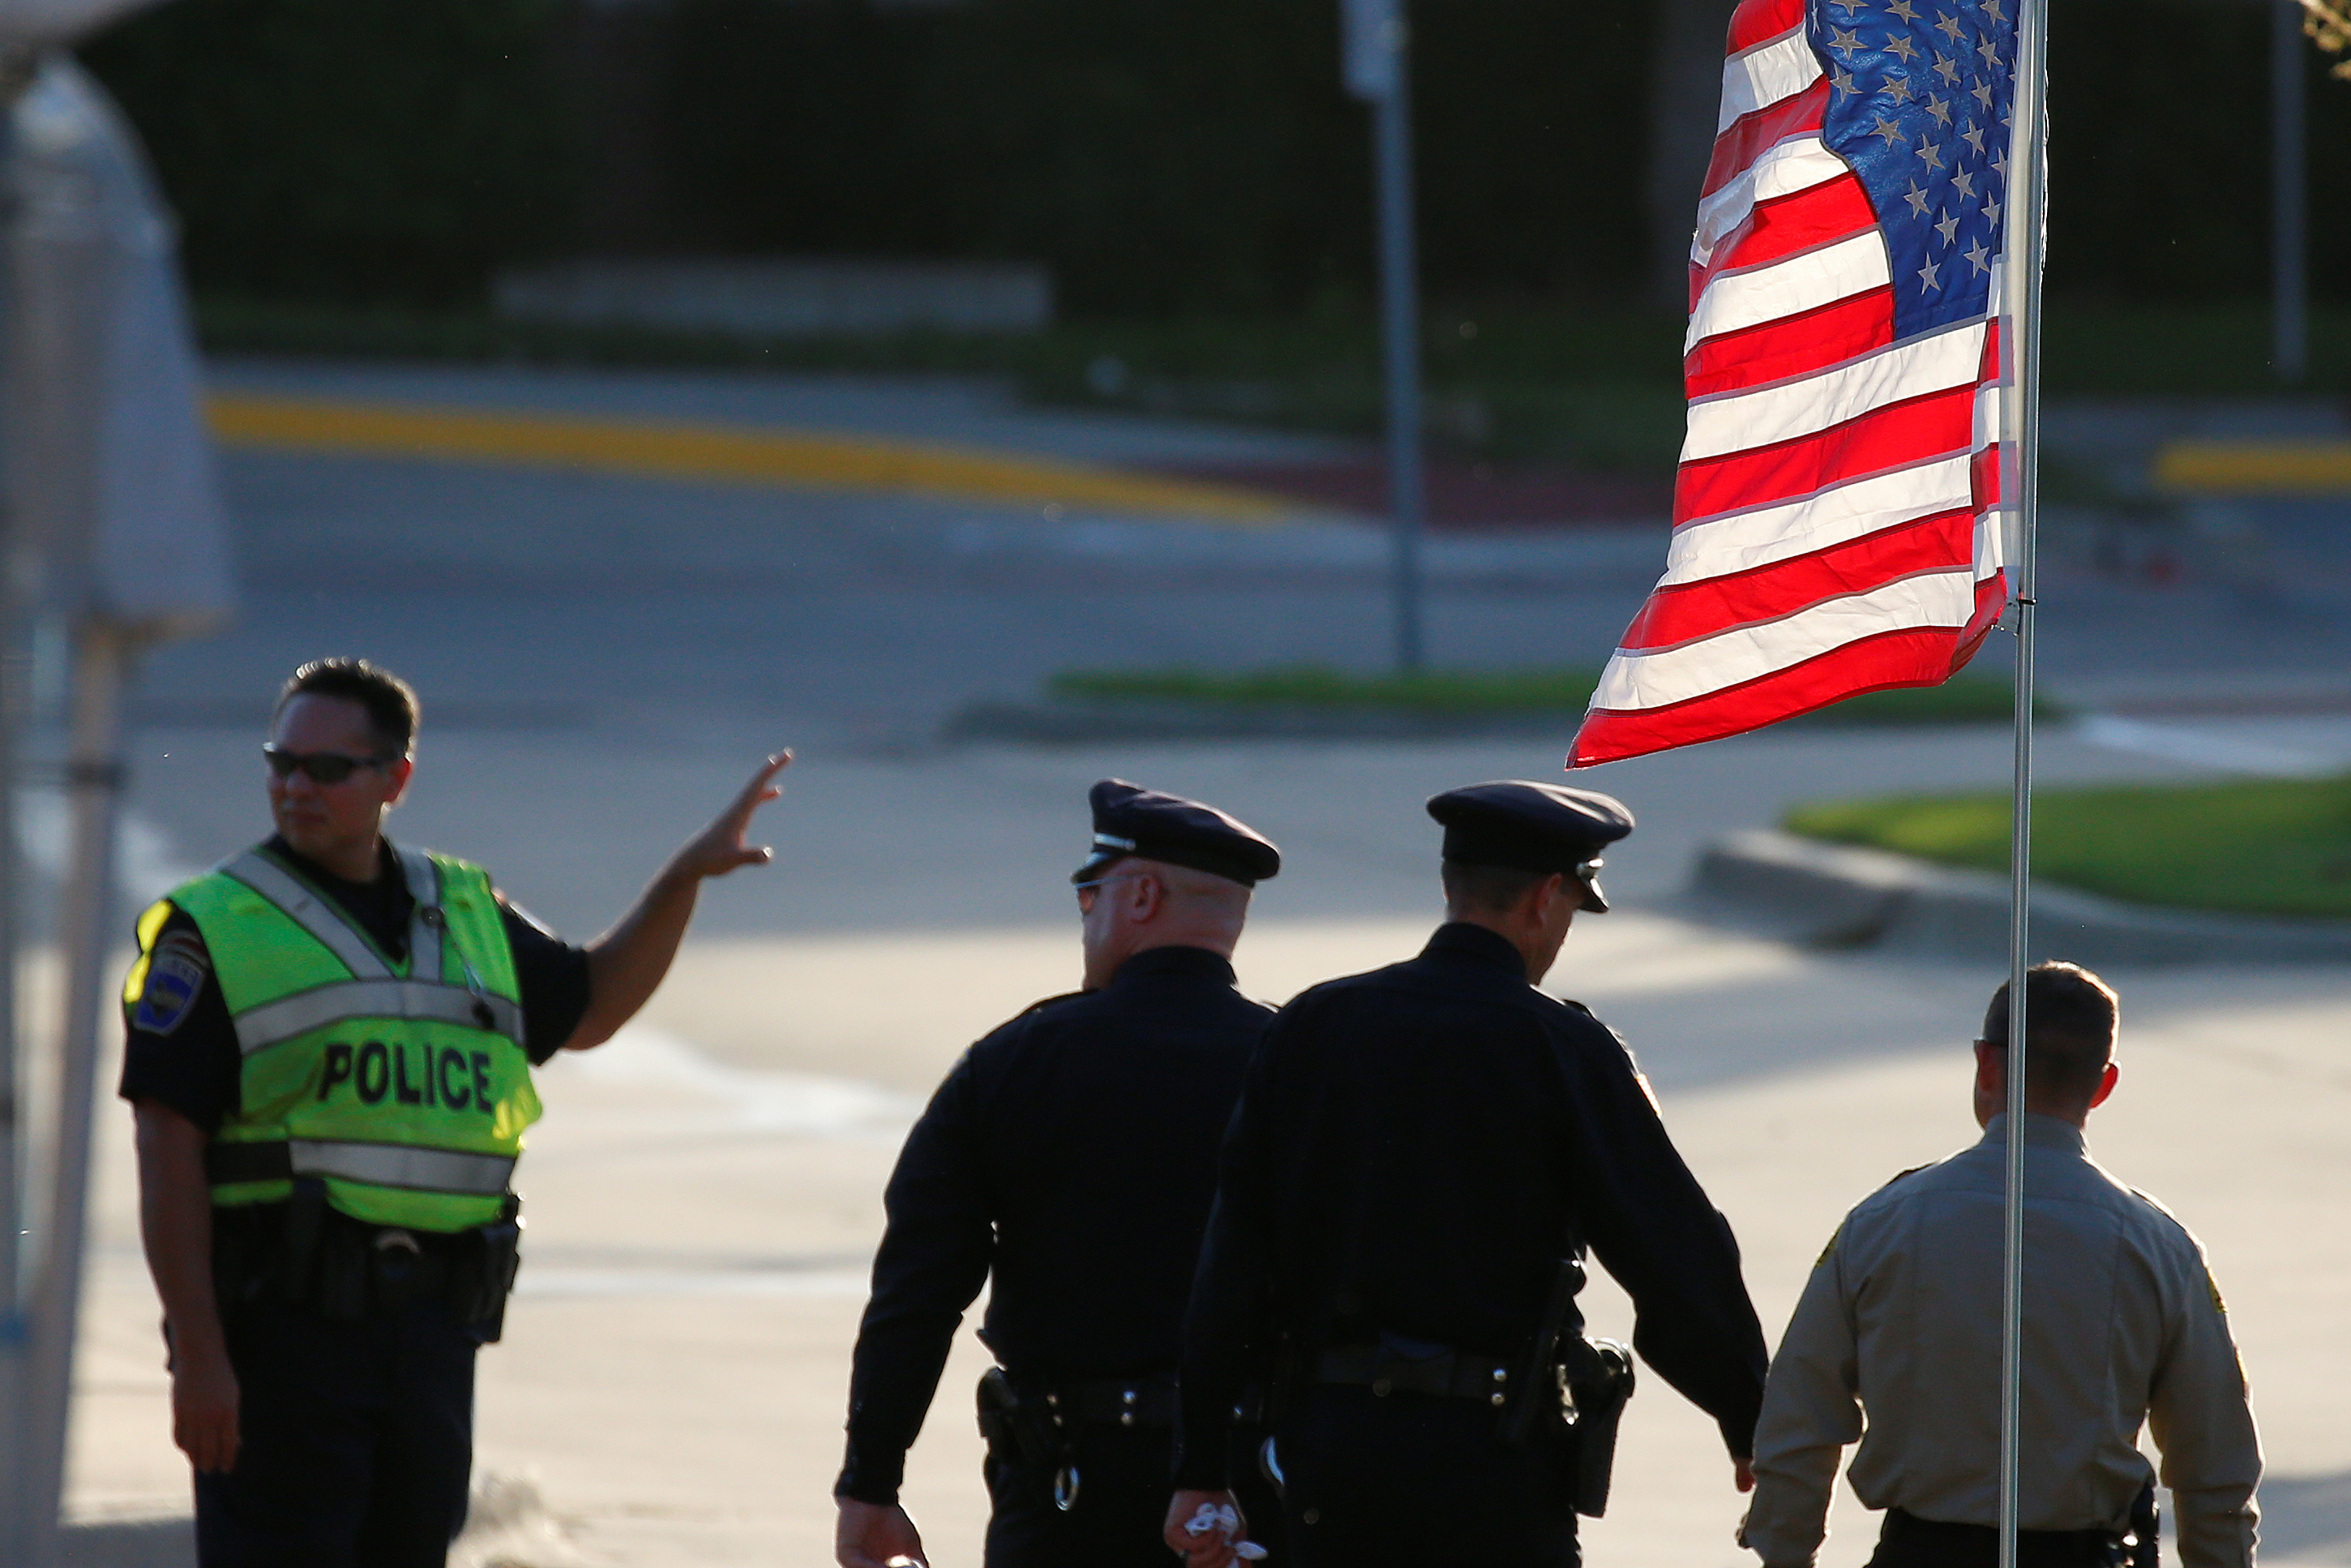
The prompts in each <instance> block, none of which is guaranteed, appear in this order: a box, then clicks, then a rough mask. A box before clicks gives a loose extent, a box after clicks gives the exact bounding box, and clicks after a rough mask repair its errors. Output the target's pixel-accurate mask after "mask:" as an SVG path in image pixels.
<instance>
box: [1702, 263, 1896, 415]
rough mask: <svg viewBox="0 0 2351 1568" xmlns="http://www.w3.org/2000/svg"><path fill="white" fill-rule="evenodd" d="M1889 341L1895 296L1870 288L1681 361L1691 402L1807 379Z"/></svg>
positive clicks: (1706, 345) (1719, 341) (1716, 341)
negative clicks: (1742, 390) (1695, 399)
mask: <svg viewBox="0 0 2351 1568" xmlns="http://www.w3.org/2000/svg"><path fill="white" fill-rule="evenodd" d="M1893 340H1894V290H1893V289H1892V288H1891V287H1886V288H1873V289H1871V290H1870V291H1869V292H1868V293H1866V294H1856V295H1855V296H1853V298H1850V299H1839V300H1836V301H1834V303H1831V304H1827V305H1823V306H1821V307H1819V308H1817V309H1813V310H1807V311H1805V312H1803V313H1802V314H1801V315H1796V316H1782V317H1781V318H1780V319H1778V320H1776V321H1766V322H1763V323H1762V324H1761V325H1760V326H1754V327H1748V328H1744V329H1740V331H1736V332H1724V333H1720V334H1719V335H1717V336H1715V337H1712V338H1708V339H1707V340H1705V341H1704V342H1702V343H1700V344H1698V347H1697V348H1695V349H1692V350H1690V351H1689V357H1688V358H1687V359H1685V360H1684V361H1682V378H1683V381H1684V383H1685V384H1686V386H1687V389H1688V395H1690V396H1691V397H1694V398H1698V397H1707V396H1710V395H1711V394H1713V393H1715V392H1737V391H1739V390H1740V388H1742V387H1760V386H1761V385H1763V384H1764V383H1765V382H1781V381H1786V380H1788V379H1790V378H1791V377H1793V376H1804V375H1811V374H1812V373H1813V372H1814V371H1820V370H1824V369H1826V368H1827V367H1828V366H1830V365H1834V364H1842V363H1844V361H1847V360H1857V359H1859V358H1861V356H1862V355H1864V354H1866V353H1868V352H1870V351H1871V350H1875V349H1883V348H1886V346H1888V345H1889V344H1891V343H1892V342H1893Z"/></svg>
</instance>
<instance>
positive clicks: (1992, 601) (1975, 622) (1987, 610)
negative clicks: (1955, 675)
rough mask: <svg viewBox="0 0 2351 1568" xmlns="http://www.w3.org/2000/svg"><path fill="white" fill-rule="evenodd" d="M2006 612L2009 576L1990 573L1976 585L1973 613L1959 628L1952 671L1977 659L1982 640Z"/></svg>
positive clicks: (2003, 573) (1952, 659)
mask: <svg viewBox="0 0 2351 1568" xmlns="http://www.w3.org/2000/svg"><path fill="white" fill-rule="evenodd" d="M2007 612H2008V573H2007V572H2005V571H1996V572H1993V573H1992V574H1991V576H1990V577H1987V578H1985V579H1984V580H1982V581H1981V582H1979V583H1977V584H1976V611H1975V613H1974V614H1972V615H1970V616H1969V617H1968V623H1967V624H1966V625H1965V626H1962V627H1960V628H1959V647H1958V648H1957V649H1956V650H1954V651H1953V653H1952V654H1951V668H1952V669H1953V670H1955V671H1956V670H1958V669H1959V668H1960V667H1962V666H1963V665H1965V664H1967V662H1968V661H1969V660H1970V659H1972V658H1974V657H1975V656H1976V650H1977V649H1979V648H1980V647H1982V646H1983V640H1984V639H1985V638H1986V637H1989V636H1991V630H1992V628H1993V627H1995V626H1997V625H1999V624H2000V618H2001V616H2002V615H2004V614H2006V613H2007Z"/></svg>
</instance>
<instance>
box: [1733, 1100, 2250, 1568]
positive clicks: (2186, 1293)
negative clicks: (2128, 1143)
mask: <svg viewBox="0 0 2351 1568" xmlns="http://www.w3.org/2000/svg"><path fill="white" fill-rule="evenodd" d="M2007 1120H2008V1118H2007V1117H2005V1116H1997V1117H1994V1118H1993V1119H1992V1122H1991V1126H1990V1128H1989V1129H1988V1130H1987V1131H1986V1132H1985V1134H1984V1136H1983V1141H1982V1142H1980V1143H1979V1144H1977V1145H1975V1146H1974V1147H1973V1148H1970V1149H1967V1150H1964V1151H1962V1152H1961V1153H1959V1154H1957V1155H1952V1156H1951V1157H1950V1158H1949V1159H1947V1160H1945V1161H1943V1162H1942V1163H1941V1164H1939V1165H1934V1166H1927V1167H1926V1168H1925V1169H1923V1170H1919V1171H1916V1172H1913V1173H1911V1174H1910V1175H1908V1176H1902V1177H1900V1178H1898V1179H1896V1180H1895V1181H1894V1182H1891V1183H1889V1184H1888V1185H1887V1186H1886V1187H1885V1188H1884V1189H1882V1190H1881V1191H1879V1192H1878V1193H1877V1194H1876V1196H1874V1197H1871V1198H1869V1199H1868V1200H1867V1201H1866V1202H1865V1203H1863V1204H1862V1205H1861V1206H1860V1207H1857V1208H1855V1210H1854V1211H1853V1212H1852V1213H1851V1214H1849V1215H1847V1216H1846V1217H1845V1221H1844V1225H1843V1226H1841V1227H1840V1228H1838V1230H1837V1234H1836V1236H1835V1238H1834V1239H1833V1240H1832V1241H1831V1242H1830V1243H1829V1248H1828V1250H1827V1251H1826V1252H1824V1253H1823V1254H1822V1256H1821V1260H1820V1262H1819V1263H1818V1264H1817V1265H1815V1266H1814V1268H1813V1277H1812V1280H1811V1281H1810V1283H1808V1284H1807V1285H1806V1286H1805V1288H1804V1294H1803V1299H1802V1301H1799V1302H1798V1303H1797V1307H1796V1313H1795V1316H1794V1317H1793V1318H1792V1319H1791V1320H1790V1322H1789V1323H1788V1333H1787V1336H1786V1337H1785V1338H1784V1339H1783V1340H1782V1342H1781V1344H1780V1353H1779V1354H1778V1355H1777V1356H1775V1357H1774V1358H1773V1359H1772V1362H1771V1378H1770V1381H1769V1382H1768V1383H1766V1384H1765V1385H1764V1390H1763V1417H1762V1420H1761V1424H1760V1425H1759V1426H1758V1427H1757V1428H1756V1432H1755V1499H1754V1506H1753V1508H1752V1509H1750V1511H1749V1514H1748V1522H1747V1541H1748V1544H1749V1545H1750V1546H1751V1547H1752V1548H1753V1549H1754V1550H1755V1551H1757V1552H1761V1554H1762V1557H1763V1560H1764V1562H1765V1563H1770V1564H1773V1565H1774V1568H1779V1565H1782V1564H1796V1563H1811V1562H1812V1561H1813V1554H1814V1553H1815V1552H1817V1551H1818V1550H1819V1548H1820V1544H1821V1541H1822V1539H1823V1534H1824V1523H1825V1521H1826V1519H1827V1516H1828V1507H1829V1492H1830V1490H1831V1488H1832V1487H1833V1486H1834V1484H1835V1481H1836V1468H1837V1458H1838V1455H1839V1451H1840V1450H1841V1449H1842V1448H1843V1447H1844V1445H1845V1444H1847V1443H1851V1442H1853V1441H1854V1440H1855V1439H1856V1438H1858V1439H1860V1442H1861V1449H1860V1451H1859V1452H1858V1453H1856V1454H1855V1456H1854V1460H1853V1468H1852V1470H1851V1472H1850V1476H1849V1479H1850V1480H1851V1481H1852V1483H1853V1490H1854V1492H1855V1495H1856V1496H1858V1497H1859V1498H1860V1499H1861V1500H1862V1501H1863V1502H1864V1503H1865V1504H1867V1505H1868V1506H1869V1507H1871V1508H1873V1509H1885V1508H1900V1509H1902V1510H1904V1511H1906V1512H1908V1513H1912V1514H1916V1515H1917V1516H1918V1517H1919V1518H1921V1519H1929V1520H1940V1521H1949V1522H1952V1523H1960V1524H1988V1525H1989V1524H1997V1523H1998V1522H1999V1521H2000V1481H1999V1469H2000V1366H2001V1232H2002V1228H2003V1220H2002V1210H2003V1206H2004V1201H2005V1200H2004V1197H2003V1187H2004V1185H2005V1181H2006V1176H2007V1163H2008V1153H2007V1127H2006V1124H2007ZM2024 1155H2025V1178H2024V1194H2025V1198H2024V1344H2023V1354H2024V1389H2023V1396H2024V1402H2023V1409H2022V1448H2023V1451H2022V1463H2021V1465H2020V1467H2019V1468H2020V1470H2021V1472H2022V1473H2021V1478H2020V1488H2019V1504H2020V1523H2021V1525H2022V1528H2023V1529H2026V1530H2085V1529H2094V1528H2116V1529H2119V1528H2122V1527H2123V1526H2124V1525H2125V1524H2126V1521H2127V1520H2128V1517H2129V1513H2130V1506H2131V1503H2132V1501H2133V1500H2134V1499H2135V1498H2136V1497H2137V1494H2138V1491H2139V1489H2140V1488H2141V1487H2142V1486H2143V1485H2145V1484H2146V1482H2147V1479H2148V1471H2147V1461H2146V1459H2145V1458H2142V1457H2141V1456H2140V1454H2139V1452H2138V1448H2137V1439H2138V1431H2139V1426H2140V1423H2141V1422H2142V1421H2145V1422H2146V1423H2147V1425H2148V1426H2149V1427H2150V1428H2151V1429H2152V1430H2153V1433H2154V1436H2155V1440H2156V1444H2157V1446H2158V1448H2160V1449H2161V1450H2162V1454H2163V1480H2164V1484H2165V1485H2167V1486H2168V1487H2170V1488H2171V1489H2172V1498H2173V1504H2172V1506H2173V1511H2174V1514H2175V1523H2176V1527H2177V1539H2178V1541H2179V1556H2180V1559H2181V1561H2182V1563H2184V1564H2185V1568H2244V1565H2246V1564H2249V1563H2252V1556H2253V1524H2254V1521H2255V1519H2256V1517H2257V1515H2256V1513H2255V1511H2254V1508H2253V1505H2252V1492H2253V1484H2254V1482H2255V1481H2257V1480H2258V1479H2260V1477H2261V1468H2262V1461H2261V1448H2260V1444H2259V1442H2258V1441H2257V1440H2256V1438H2255V1437H2254V1433H2253V1417H2252V1410H2251V1408H2250V1407H2249V1406H2248V1405H2247V1403H2246V1398H2245V1382H2244V1374H2243V1372H2242V1370H2241V1367H2240V1366H2239V1364H2238V1360H2237V1349H2236V1345H2235V1343H2233V1342H2232V1341H2231V1339H2230V1337H2229V1322H2228V1318H2227V1316H2226V1315H2225V1313H2224V1311H2223V1309H2222V1307H2221V1304H2220V1291H2218V1290H2217V1289H2216V1288H2215V1287H2214V1286H2213V1284H2212V1281H2211V1276H2210V1274H2209V1273H2208V1272H2207V1271H2206V1270H2205V1266H2204V1255H2203V1252H2202V1250H2201V1249H2199V1247H2198V1246H2197V1244H2196V1239H2195V1238H2194V1237H2193V1236H2191V1235H2189V1232H2188V1230H2187V1228H2186V1227H2184V1226H2182V1225H2181V1224H2180V1223H2179V1221H2178V1220H2176V1219H2174V1218H2172V1217H2171V1216H2170V1215H2169V1214H2168V1213H2166V1212H2165V1211H2164V1210H2163V1208H2162V1207H2161V1206H2160V1205H2158V1204H2157V1203H2156V1202H2155V1201H2154V1200H2153V1199H2151V1198H2148V1197H2142V1196H2141V1195H2139V1194H2137V1193H2135V1192H2133V1191H2131V1190H2130V1189H2129V1188H2128V1187H2126V1186H2123V1185H2122V1184H2121V1183H2120V1182H2118V1181H2116V1179H2115V1178H2114V1177H2113V1176H2109V1175H2107V1174H2106V1173H2105V1171H2104V1170H2102V1169H2100V1168H2099V1167H2098V1166H2096V1165H2095V1164H2094V1163H2093V1162H2092V1161H2091V1159H2090V1157H2089V1155H2088V1154H2087V1153H2086V1152H2085V1149H2084V1147H2083V1143H2082V1134H2081V1132H2080V1130H2079V1129H2078V1128H2075V1127H2074V1126H2071V1125H2069V1124H2066V1123H2064V1122H2063V1121H2060V1120H2057V1119H2055V1118H2053V1117H2049V1116H2039V1115H2030V1116H2027V1117H2026V1118H2025V1151H2024ZM1865 1410H1866V1411H1867V1413H1868V1428H1867V1431H1866V1433H1865V1432H1864V1430H1863V1425H1862V1416H1863V1412H1864V1411H1865Z"/></svg>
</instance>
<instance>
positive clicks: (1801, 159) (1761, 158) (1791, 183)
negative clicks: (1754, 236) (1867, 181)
mask: <svg viewBox="0 0 2351 1568" xmlns="http://www.w3.org/2000/svg"><path fill="white" fill-rule="evenodd" d="M1848 172H1850V171H1849V170H1848V169H1847V168H1846V166H1845V162H1844V159H1842V158H1840V157H1838V156H1837V155H1836V154H1835V153H1834V152H1830V151H1829V148H1828V143H1827V142H1825V141H1822V140H1821V139H1820V135H1819V133H1818V132H1816V131H1807V132H1805V133H1804V134H1803V135H1802V136H1791V137H1789V138H1788V140H1786V141H1775V142H1773V143H1772V144H1771V146H1769V147H1767V148H1765V149H1764V150H1763V151H1762V152H1761V153H1759V154H1757V156H1756V159H1755V162H1752V163H1750V164H1749V165H1748V166H1747V167H1746V169H1745V170H1744V171H1743V172H1740V174H1739V176H1738V177H1737V178H1736V179H1733V180H1730V181H1729V182H1727V183H1725V184H1724V185H1723V187H1722V189H1720V190H1719V191H1717V192H1715V193H1714V194H1712V195H1711V196H1708V198H1707V199H1706V200H1704V201H1702V202H1700V203H1699V204H1698V235H1697V238H1696V240H1695V242H1694V243H1693V245H1692V247H1691V251H1690V256H1691V259H1693V260H1695V261H1696V262H1697V263H1698V265H1699V266H1700V267H1703V266H1705V265H1706V263H1707V260H1708V257H1710V256H1713V255H1714V247H1715V246H1719V245H1720V244H1721V243H1722V242H1723V239H1724V237H1725V236H1727V235H1729V234H1730V232H1731V231H1732V230H1734V229H1736V228H1737V227H1738V226H1739V225H1740V224H1743V223H1745V222H1746V221H1747V214H1749V213H1751V212H1753V211H1754V210H1755V204H1756V203H1758V202H1769V201H1774V200H1777V199H1778V198H1779V197H1782V196H1786V195H1792V194H1793V193H1796V192H1798V191H1808V190H1810V189H1812V187H1813V186H1814V185H1819V184H1825V183H1827V182H1829V181H1831V180H1834V179H1835V178H1836V177H1837V176H1838V175H1840V174H1844V173H1848Z"/></svg>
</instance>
